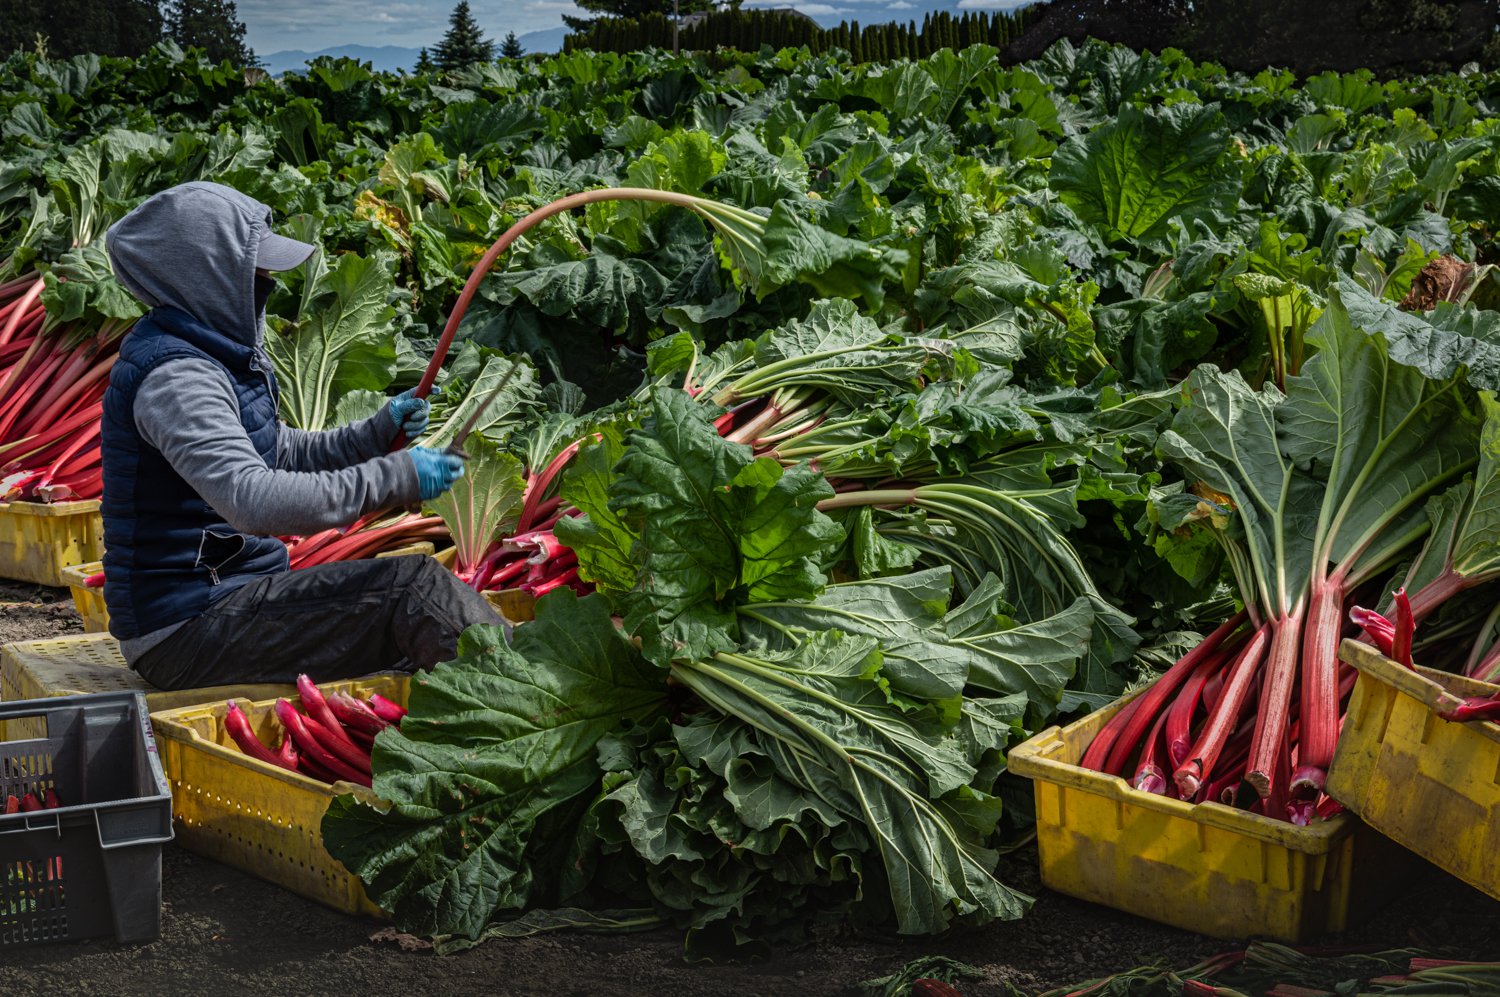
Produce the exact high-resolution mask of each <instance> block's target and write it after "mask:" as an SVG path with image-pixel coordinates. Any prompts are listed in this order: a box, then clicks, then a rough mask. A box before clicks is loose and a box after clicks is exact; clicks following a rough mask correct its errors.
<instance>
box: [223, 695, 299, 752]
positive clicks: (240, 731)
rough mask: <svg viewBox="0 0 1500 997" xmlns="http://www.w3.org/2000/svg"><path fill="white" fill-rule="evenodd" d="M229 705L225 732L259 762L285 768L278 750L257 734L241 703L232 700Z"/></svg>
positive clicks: (225, 715) (225, 716)
mask: <svg viewBox="0 0 1500 997" xmlns="http://www.w3.org/2000/svg"><path fill="white" fill-rule="evenodd" d="M228 707H229V709H228V712H226V713H225V714H224V732H225V733H227V734H228V735H229V736H230V738H231V739H233V741H234V743H235V744H237V745H238V746H239V749H240V750H241V751H242V752H244V753H245V754H247V755H249V756H250V757H251V758H254V759H255V760H256V761H258V762H265V763H266V764H267V765H275V766H277V767H280V768H284V767H285V766H284V765H282V762H281V758H280V757H278V756H277V754H276V752H274V751H272V750H271V749H270V748H268V747H266V746H265V744H264V743H263V742H262V741H261V739H260V738H258V737H256V736H255V731H254V730H252V729H251V727H250V719H249V718H248V717H246V716H245V712H244V711H243V710H241V709H240V705H239V704H238V703H236V702H235V701H234V700H230V701H229V703H228Z"/></svg>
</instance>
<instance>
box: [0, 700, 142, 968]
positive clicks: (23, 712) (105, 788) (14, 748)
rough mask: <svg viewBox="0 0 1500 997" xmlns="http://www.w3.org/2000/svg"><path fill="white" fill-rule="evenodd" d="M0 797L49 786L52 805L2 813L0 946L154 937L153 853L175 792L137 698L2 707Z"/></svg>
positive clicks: (41, 790)
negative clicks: (12, 736) (19, 734)
mask: <svg viewBox="0 0 1500 997" xmlns="http://www.w3.org/2000/svg"><path fill="white" fill-rule="evenodd" d="M17 718H28V719H26V720H25V721H24V722H23V723H21V724H15V723H10V724H7V725H6V727H7V728H8V729H9V730H10V731H12V732H14V731H16V730H18V729H19V730H23V731H31V732H35V733H36V736H35V737H31V738H28V739H27V740H6V741H0V809H3V804H4V802H5V798H6V797H7V796H9V795H12V794H13V795H15V796H16V797H17V798H20V797H21V796H23V795H24V794H25V793H27V792H34V793H36V794H37V796H38V797H39V798H41V797H43V795H44V794H45V792H46V790H48V789H52V790H53V791H54V792H55V793H57V796H58V799H59V801H60V802H61V804H62V805H61V806H60V807H59V808H58V809H56V810H35V811H31V812H29V813H26V812H23V813H16V814H11V815H8V816H5V815H0V950H4V949H8V948H13V947H16V946H21V945H35V944H38V943H41V942H62V941H78V940H80V939H84V938H97V937H100V936H110V935H112V936H114V938H115V940H116V941H120V942H142V941H151V940H153V939H155V938H157V937H159V936H160V935H161V846H162V845H163V844H164V843H165V842H168V841H171V840H172V793H171V790H170V789H169V787H168V786H167V779H166V776H165V775H163V774H162V768H161V761H160V759H159V758H157V754H156V739H155V738H154V737H153V736H152V733H151V717H150V714H149V713H148V712H147V709H146V697H145V696H143V695H141V694H140V693H136V692H106V693H99V694H97V695H91V696H58V697H55V698H51V699H30V700H23V701H20V702H13V703H0V721H14V720H16V719H17Z"/></svg>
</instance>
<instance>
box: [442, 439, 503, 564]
mask: <svg viewBox="0 0 1500 997" xmlns="http://www.w3.org/2000/svg"><path fill="white" fill-rule="evenodd" d="M464 452H465V453H467V454H468V455H469V460H468V463H467V464H466V465H465V467H464V476H463V477H462V478H460V479H458V483H457V484H455V485H454V486H453V488H452V489H450V490H449V491H447V492H444V493H443V494H442V495H440V496H439V497H437V498H436V499H434V500H432V501H431V502H429V503H428V507H429V508H430V509H432V511H433V512H435V513H437V514H438V515H439V516H441V517H443V524H444V525H446V526H447V527H448V532H449V533H450V534H452V535H453V545H454V546H455V547H457V548H458V555H457V557H458V566H457V567H458V571H459V573H460V574H461V575H464V577H468V576H467V574H466V573H467V572H468V571H470V570H471V569H472V568H473V567H474V566H475V565H476V564H478V563H479V561H480V560H481V559H482V558H483V557H484V554H485V551H487V550H489V548H490V545H491V544H493V543H494V542H495V541H497V540H499V539H500V538H501V537H503V536H505V535H507V534H508V533H509V531H510V530H512V529H513V528H514V527H515V525H516V520H517V519H518V518H519V517H520V513H521V505H522V502H523V501H524V499H525V494H526V478H525V473H526V469H525V468H524V467H522V466H521V462H520V461H519V460H517V459H516V458H514V457H512V456H511V455H510V454H508V453H504V452H503V451H501V450H497V449H496V448H495V445H494V444H492V443H490V442H489V441H488V440H486V439H485V438H484V437H483V436H480V435H479V434H478V433H474V434H473V435H471V436H470V437H469V438H468V440H467V441H466V442H465V444H464Z"/></svg>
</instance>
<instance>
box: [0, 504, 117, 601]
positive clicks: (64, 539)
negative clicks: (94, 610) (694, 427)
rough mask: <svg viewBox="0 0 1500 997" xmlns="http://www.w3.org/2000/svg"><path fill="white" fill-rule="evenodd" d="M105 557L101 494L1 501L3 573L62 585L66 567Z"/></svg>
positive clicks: (1, 575) (2, 575)
mask: <svg viewBox="0 0 1500 997" xmlns="http://www.w3.org/2000/svg"><path fill="white" fill-rule="evenodd" d="M103 556H104V521H103V519H102V518H101V517H100V516H99V501H98V500H97V499H89V500H88V501H84V502H52V503H46V502H0V578H10V579H14V580H15V581H18V582H35V583H37V584H38V585H51V586H53V587H56V588H61V587H62V586H63V585H65V584H66V582H64V581H63V575H62V571H63V569H64V568H66V567H67V566H68V565H71V564H84V563H87V562H89V561H97V560H99V558H101V557H103Z"/></svg>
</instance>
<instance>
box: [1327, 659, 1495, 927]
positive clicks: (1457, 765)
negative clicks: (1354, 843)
mask: <svg viewBox="0 0 1500 997" xmlns="http://www.w3.org/2000/svg"><path fill="white" fill-rule="evenodd" d="M1339 657H1340V658H1342V659H1343V660H1344V661H1346V662H1348V663H1349V664H1351V665H1353V666H1354V667H1355V668H1356V669H1358V670H1359V679H1358V681H1356V683H1355V685H1354V693H1353V695H1352V696H1351V697H1350V700H1349V713H1348V717H1347V718H1346V719H1345V720H1344V727H1343V730H1342V731H1341V732H1340V734H1339V747H1338V752H1337V753H1336V754H1335V755H1334V757H1333V765H1332V766H1331V767H1330V768H1329V770H1328V792H1329V794H1330V795H1332V796H1333V798H1334V799H1336V800H1338V801H1340V802H1341V803H1343V804H1344V805H1345V806H1346V807H1348V808H1349V809H1350V810H1352V811H1354V812H1355V813H1357V814H1359V815H1360V817H1362V818H1363V819H1364V820H1365V822H1366V823H1368V824H1369V825H1370V826H1371V827H1373V828H1375V829H1376V830H1378V831H1379V832H1380V833H1381V834H1384V835H1386V836H1388V837H1390V838H1391V839H1393V840H1395V841H1397V842H1400V843H1401V844H1403V845H1405V846H1406V847H1407V848H1410V849H1411V850H1412V851H1414V852H1416V853H1417V854H1418V855H1420V856H1422V857H1423V858H1425V859H1427V860H1428V861H1430V862H1432V864H1433V865H1436V866H1438V867H1440V868H1442V869H1445V870H1447V871H1448V872H1451V873H1452V874H1453V875H1455V876H1457V877H1458V878H1459V879H1462V880H1463V881H1464V882H1466V883H1469V884H1470V885H1472V886H1475V887H1477V888H1478V889H1481V890H1483V891H1484V892H1485V893H1488V894H1489V895H1490V896H1492V897H1495V898H1496V899H1500V724H1494V723H1488V722H1484V723H1449V722H1448V721H1446V720H1444V719H1442V718H1441V717H1439V716H1438V712H1439V711H1445V710H1449V709H1451V708H1453V707H1454V706H1456V705H1458V703H1459V701H1461V700H1463V699H1466V698H1468V697H1470V696H1492V695H1494V694H1495V693H1497V692H1500V687H1497V686H1494V685H1489V684H1486V683H1484V682H1476V681H1474V680H1473V679H1468V678H1464V677H1463V676H1461V675H1450V674H1448V673H1446V672H1437V671H1431V670H1429V669H1426V668H1419V669H1418V670H1417V671H1412V670H1411V669H1409V668H1406V667H1404V666H1402V665H1400V664H1398V663H1396V662H1394V661H1392V660H1390V659H1389V658H1386V657H1384V656H1382V655H1381V654H1380V653H1379V652H1377V651H1376V650H1375V649H1374V648H1372V647H1370V646H1369V645H1367V644H1361V643H1358V642H1356V641H1352V640H1346V641H1344V644H1343V646H1342V647H1341V648H1340V650H1339Z"/></svg>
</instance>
